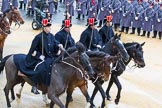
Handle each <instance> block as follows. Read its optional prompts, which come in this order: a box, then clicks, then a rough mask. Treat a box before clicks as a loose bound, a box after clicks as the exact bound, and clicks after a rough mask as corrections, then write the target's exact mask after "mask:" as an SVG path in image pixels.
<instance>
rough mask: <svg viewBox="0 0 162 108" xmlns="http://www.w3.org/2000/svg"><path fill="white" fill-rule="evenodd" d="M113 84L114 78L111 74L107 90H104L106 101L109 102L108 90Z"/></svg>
mask: <svg viewBox="0 0 162 108" xmlns="http://www.w3.org/2000/svg"><path fill="white" fill-rule="evenodd" d="M113 83H114V77H113V75H112V74H111V78H110V81H109V84H108V87H107V90H106V95H107V100H109V101H111V96H110V89H111V87H112V85H113Z"/></svg>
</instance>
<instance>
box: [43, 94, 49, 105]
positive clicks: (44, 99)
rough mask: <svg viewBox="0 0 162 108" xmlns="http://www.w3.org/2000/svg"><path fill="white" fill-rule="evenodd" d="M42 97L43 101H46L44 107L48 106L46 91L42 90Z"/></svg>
mask: <svg viewBox="0 0 162 108" xmlns="http://www.w3.org/2000/svg"><path fill="white" fill-rule="evenodd" d="M42 97H43V101H44V102H45V103H46V107H48V106H49V104H50V103H49V101H48V98H47V93H45V92H42Z"/></svg>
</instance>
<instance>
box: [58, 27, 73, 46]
mask: <svg viewBox="0 0 162 108" xmlns="http://www.w3.org/2000/svg"><path fill="white" fill-rule="evenodd" d="M55 39H56V40H57V41H58V42H59V43H61V44H62V45H63V47H64V48H65V49H68V48H70V47H75V41H74V39H73V38H72V36H71V33H68V32H67V31H65V30H64V29H62V30H61V31H59V32H58V33H56V34H55ZM65 44H66V45H65Z"/></svg>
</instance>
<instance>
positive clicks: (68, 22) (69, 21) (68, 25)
mask: <svg viewBox="0 0 162 108" xmlns="http://www.w3.org/2000/svg"><path fill="white" fill-rule="evenodd" d="M71 26H72V24H71V20H70V19H65V20H63V21H62V27H65V28H69V27H71Z"/></svg>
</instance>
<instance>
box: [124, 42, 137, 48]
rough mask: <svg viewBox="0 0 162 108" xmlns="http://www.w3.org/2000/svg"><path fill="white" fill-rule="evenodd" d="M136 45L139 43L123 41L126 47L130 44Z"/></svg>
mask: <svg viewBox="0 0 162 108" xmlns="http://www.w3.org/2000/svg"><path fill="white" fill-rule="evenodd" d="M136 44H137V45H138V44H139V43H138V42H128V43H124V47H125V48H127V47H129V46H132V45H136Z"/></svg>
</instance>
